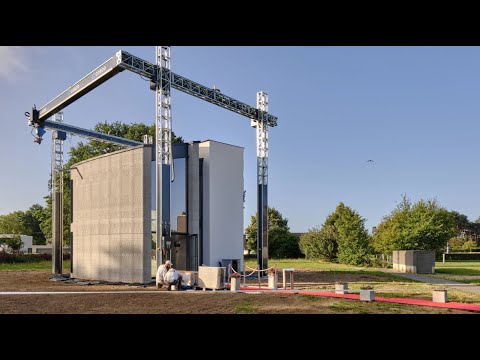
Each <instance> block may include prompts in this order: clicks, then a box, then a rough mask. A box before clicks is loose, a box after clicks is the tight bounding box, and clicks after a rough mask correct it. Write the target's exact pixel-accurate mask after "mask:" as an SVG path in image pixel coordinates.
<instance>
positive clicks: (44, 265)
mask: <svg viewBox="0 0 480 360" xmlns="http://www.w3.org/2000/svg"><path fill="white" fill-rule="evenodd" d="M12 270H13V271H15V270H17V271H18V270H20V271H21V270H47V271H49V270H52V262H51V261H39V262H33V263H15V264H0V271H12ZM63 271H64V272H66V273H69V272H70V260H65V261H64V262H63Z"/></svg>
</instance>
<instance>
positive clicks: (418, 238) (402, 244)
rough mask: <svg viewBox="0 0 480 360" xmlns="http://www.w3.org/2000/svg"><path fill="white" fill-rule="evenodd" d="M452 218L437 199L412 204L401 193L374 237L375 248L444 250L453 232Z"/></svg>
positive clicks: (384, 250)
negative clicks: (400, 196) (395, 205)
mask: <svg viewBox="0 0 480 360" xmlns="http://www.w3.org/2000/svg"><path fill="white" fill-rule="evenodd" d="M456 231H457V229H456V224H455V219H454V217H453V216H452V214H451V213H450V212H449V211H447V210H446V209H445V208H443V207H441V206H440V205H439V204H438V202H437V201H436V200H419V201H418V202H416V203H415V204H412V203H411V201H410V200H409V199H408V198H407V197H406V196H405V195H403V197H402V201H401V202H400V204H398V205H397V207H396V208H395V209H394V210H393V211H392V212H391V214H390V215H388V216H386V217H385V218H384V219H383V221H382V222H381V223H380V225H378V226H377V231H376V232H375V234H374V236H373V245H374V247H375V250H377V251H378V252H380V253H384V254H387V253H390V252H392V251H394V250H435V251H437V252H441V251H443V249H444V248H445V246H446V244H447V242H448V240H449V239H450V238H452V236H454V235H455V233H456Z"/></svg>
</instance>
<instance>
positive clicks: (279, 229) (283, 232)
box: [245, 207, 302, 259]
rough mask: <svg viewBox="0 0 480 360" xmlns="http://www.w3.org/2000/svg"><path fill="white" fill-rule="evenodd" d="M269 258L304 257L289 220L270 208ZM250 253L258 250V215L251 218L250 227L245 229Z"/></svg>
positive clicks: (268, 212)
mask: <svg viewBox="0 0 480 360" xmlns="http://www.w3.org/2000/svg"><path fill="white" fill-rule="evenodd" d="M267 214H268V257H269V258H277V259H278V258H297V257H300V256H302V254H301V252H300V248H299V246H298V240H297V238H296V236H295V235H293V234H292V233H290V228H289V227H288V220H287V219H284V218H283V215H282V214H281V213H280V212H279V211H278V210H277V209H275V208H270V207H269V208H268V211H267ZM245 234H246V235H247V243H246V248H247V250H248V251H252V250H253V251H256V250H257V215H256V214H255V215H254V216H252V217H251V218H250V225H249V226H248V227H247V228H246V229H245Z"/></svg>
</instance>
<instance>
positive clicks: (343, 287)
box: [335, 283, 348, 294]
mask: <svg viewBox="0 0 480 360" xmlns="http://www.w3.org/2000/svg"><path fill="white" fill-rule="evenodd" d="M335 294H348V283H338V284H335Z"/></svg>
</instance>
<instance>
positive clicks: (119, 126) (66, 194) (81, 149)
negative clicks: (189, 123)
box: [41, 121, 183, 244]
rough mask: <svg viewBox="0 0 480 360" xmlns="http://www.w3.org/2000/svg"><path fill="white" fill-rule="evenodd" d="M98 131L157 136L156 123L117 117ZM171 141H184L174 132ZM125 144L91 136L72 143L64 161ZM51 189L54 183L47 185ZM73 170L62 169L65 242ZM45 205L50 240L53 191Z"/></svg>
mask: <svg viewBox="0 0 480 360" xmlns="http://www.w3.org/2000/svg"><path fill="white" fill-rule="evenodd" d="M94 130H95V131H98V132H101V133H104V134H109V135H114V136H118V137H122V138H125V139H130V140H135V141H140V142H143V136H144V135H150V136H152V137H153V139H154V143H155V124H152V125H145V124H143V123H132V124H124V123H122V122H119V121H116V122H113V123H107V122H101V123H98V124H96V125H95V127H94ZM172 143H174V144H179V143H183V139H182V138H181V137H177V136H176V135H175V133H173V132H172ZM124 148H126V146H123V145H117V144H111V143H107V142H104V141H99V140H93V139H91V140H88V141H87V142H86V143H83V142H79V143H78V144H77V145H76V146H73V147H72V148H71V149H70V151H69V159H68V161H67V162H66V164H65V168H66V169H68V168H70V167H71V166H72V165H73V164H76V163H78V162H81V161H84V160H88V159H91V158H93V157H96V156H99V155H104V154H108V153H111V152H114V151H117V150H121V149H124ZM48 188H49V190H50V189H51V184H50V183H49V186H48ZM70 199H71V189H70V173H69V172H68V171H65V172H64V173H63V239H64V243H65V244H68V243H69V239H70V218H71V216H70V215H71V214H70ZM45 200H46V206H45V208H44V210H43V212H42V215H41V217H42V223H41V229H42V231H43V234H45V237H46V238H47V239H48V242H51V238H52V199H51V194H49V195H47V196H46V197H45Z"/></svg>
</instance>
